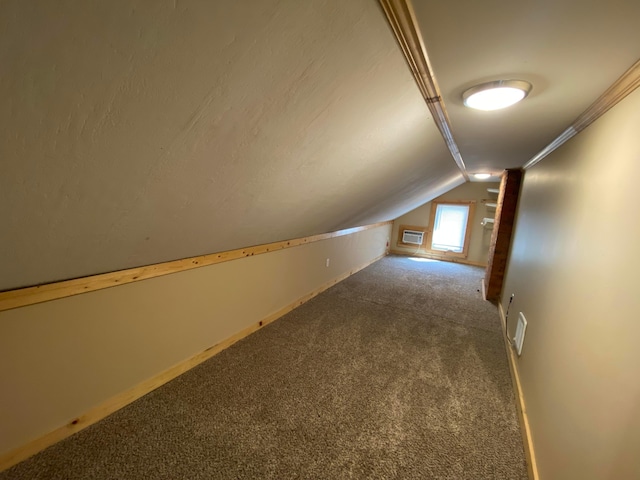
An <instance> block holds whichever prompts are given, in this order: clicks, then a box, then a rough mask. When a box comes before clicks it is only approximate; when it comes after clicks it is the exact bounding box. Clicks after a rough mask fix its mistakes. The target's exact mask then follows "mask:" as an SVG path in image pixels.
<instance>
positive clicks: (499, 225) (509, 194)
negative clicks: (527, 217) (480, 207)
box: [484, 170, 522, 302]
mask: <svg viewBox="0 0 640 480" xmlns="http://www.w3.org/2000/svg"><path fill="white" fill-rule="evenodd" d="M521 180H522V170H505V171H504V174H503V175H502V181H501V182H500V193H499V194H498V204H497V206H496V216H495V222H494V224H493V233H492V235H491V245H490V246H489V259H488V261H487V271H486V273H485V277H484V285H485V288H486V291H485V295H486V298H487V300H489V301H492V302H496V301H498V300H499V299H500V294H501V293H502V282H503V279H504V271H505V268H506V266H507V257H508V256H509V248H510V246H511V234H512V233H513V225H514V222H515V217H516V207H517V205H518V195H519V193H520V182H521Z"/></svg>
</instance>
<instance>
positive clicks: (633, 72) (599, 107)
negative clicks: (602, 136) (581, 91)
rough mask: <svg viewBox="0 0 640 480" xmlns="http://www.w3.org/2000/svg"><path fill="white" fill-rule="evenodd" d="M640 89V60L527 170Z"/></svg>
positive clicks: (538, 156) (546, 148) (543, 150)
mask: <svg viewBox="0 0 640 480" xmlns="http://www.w3.org/2000/svg"><path fill="white" fill-rule="evenodd" d="M638 87H640V60H638V61H637V62H636V63H634V64H633V65H632V66H631V68H629V70H627V71H626V72H625V73H624V74H623V75H622V76H621V77H620V78H618V80H616V81H615V82H614V83H613V85H611V86H610V87H609V88H608V89H607V90H606V91H605V92H604V93H603V94H602V95H600V97H598V99H597V100H596V101H595V102H593V103H592V104H591V105H590V106H589V108H587V109H586V110H585V111H584V112H582V113H581V114H580V116H579V117H578V118H576V119H575V120H574V121H573V123H572V124H571V125H570V126H569V127H568V128H567V129H566V130H565V131H564V132H562V133H561V134H560V135H558V137H556V138H555V139H554V140H553V141H552V142H551V143H550V144H549V145H547V146H546V147H544V148H543V149H542V150H540V152H538V153H537V154H536V155H535V156H534V157H533V158H532V159H531V160H529V161H528V162H527V163H525V164H524V166H523V167H522V168H524V169H525V170H526V169H528V168H531V167H533V166H534V165H535V164H536V163H538V162H539V161H540V160H542V159H543V158H545V157H546V156H547V155H549V154H550V153H551V152H553V151H554V150H556V149H557V148H559V147H560V146H562V145H563V144H564V143H566V142H567V141H568V140H569V139H570V138H572V137H574V136H575V135H577V134H578V133H580V132H581V131H582V130H584V129H585V128H587V127H588V126H589V125H591V124H592V123H593V122H595V121H596V120H597V119H598V118H600V117H601V116H602V115H604V114H605V113H606V112H607V111H608V110H609V109H610V108H611V107H613V106H614V105H615V104H617V103H618V102H619V101H620V100H622V99H623V98H625V97H626V96H627V95H629V94H630V93H631V92H633V91H634V90H635V89H636V88H638Z"/></svg>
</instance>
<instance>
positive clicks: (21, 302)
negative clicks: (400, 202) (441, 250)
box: [0, 221, 393, 312]
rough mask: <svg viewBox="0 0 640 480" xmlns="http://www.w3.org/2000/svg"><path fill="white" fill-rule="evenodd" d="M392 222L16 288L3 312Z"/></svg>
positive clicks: (1, 305)
mask: <svg viewBox="0 0 640 480" xmlns="http://www.w3.org/2000/svg"><path fill="white" fill-rule="evenodd" d="M392 223H393V221H386V222H379V223H373V224H371V225H364V226H360V227H353V228H347V229H343V230H338V231H335V232H329V233H320V234H317V235H311V236H308V237H300V238H294V239H291V240H282V241H279V242H273V243H265V244H262V245H256V246H253V247H246V248H239V249H236V250H226V251H223V252H216V253H210V254H206V255H199V256H196V257H189V258H183V259H180V260H171V261H168V262H162V263H156V264H152V265H145V266H142V267H134V268H128V269H125V270H117V271H115V272H108V273H100V274H97V275H89V276H86V277H80V278H74V279H70V280H62V281H60V282H52V283H46V284H42V285H36V286H32V287H23V288H17V289H14V290H6V291H4V292H0V312H2V311H5V310H11V309H14V308H19V307H26V306H27V305H33V304H36V303H42V302H48V301H50V300H56V299H58V298H65V297H70V296H73V295H80V294H82V293H88V292H94V291H96V290H102V289H103V288H110V287H116V286H118V285H124V284H126V283H132V282H138V281H141V280H146V279H149V278H154V277H159V276H162V275H169V274H171V273H177V272H183V271H185V270H191V269H194V268H200V267H206V266H208V265H215V264H216V263H222V262H228V261H230V260H236V259H239V258H244V257H252V256H255V255H261V254H263V253H269V252H273V251H277V250H284V249H286V248H292V247H297V246H300V245H306V244H308V243H313V242H318V241H321V240H328V239H330V238H335V237H341V236H344V235H351V234H353V233H358V232H362V231H364V230H369V229H372V228H377V227H381V226H383V225H390V224H392Z"/></svg>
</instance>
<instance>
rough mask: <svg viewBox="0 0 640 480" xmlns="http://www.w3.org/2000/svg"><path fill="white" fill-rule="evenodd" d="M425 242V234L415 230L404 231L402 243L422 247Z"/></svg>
mask: <svg viewBox="0 0 640 480" xmlns="http://www.w3.org/2000/svg"><path fill="white" fill-rule="evenodd" d="M423 240H424V232H417V231H415V230H403V231H402V243H412V244H414V245H422V241H423Z"/></svg>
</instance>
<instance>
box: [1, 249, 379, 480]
mask: <svg viewBox="0 0 640 480" xmlns="http://www.w3.org/2000/svg"><path fill="white" fill-rule="evenodd" d="M385 256H386V253H385V254H383V255H380V256H378V257H376V258H374V259H373V260H371V261H369V262H367V263H365V264H364V265H362V266H360V267H357V268H355V269H353V270H350V271H349V272H346V273H343V274H342V275H340V276H338V277H336V278H334V279H333V280H330V281H329V282H327V283H325V284H323V285H321V286H320V287H318V288H317V289H315V290H313V291H312V292H309V293H307V294H306V295H304V296H302V297H300V298H298V299H297V300H295V301H294V302H292V303H290V304H288V305H286V306H285V307H283V308H281V309H280V310H278V311H276V312H274V313H272V314H271V315H269V316H268V317H266V318H263V319H262V320H260V321H258V322H255V323H253V324H252V325H250V326H248V327H246V328H244V329H243V330H241V331H239V332H238V333H236V334H235V335H232V336H231V337H229V338H227V339H225V340H223V341H222V342H220V343H217V344H216V345H213V346H211V347H209V348H207V349H206V350H204V351H203V352H200V353H198V354H196V355H194V356H193V357H191V358H188V359H187V360H184V361H183V362H180V363H178V364H177V365H174V366H173V367H170V368H168V369H167V370H165V371H163V372H161V373H159V374H158V375H156V376H154V377H152V378H150V379H148V380H145V381H144V382H142V383H140V384H138V385H136V386H134V387H133V388H130V389H129V390H126V391H124V392H122V393H119V394H118V395H116V396H114V397H112V398H110V399H108V400H106V401H105V402H103V403H102V404H100V405H98V406H96V407H94V408H92V409H91V410H89V411H88V412H85V413H84V414H82V415H80V416H78V417H76V418H74V419H72V420H71V421H70V422H69V423H67V424H66V425H63V426H62V427H59V428H57V429H55V430H53V431H52V432H49V433H47V434H45V435H43V436H42V437H40V438H37V439H35V440H33V441H31V442H29V443H27V444H26V445H23V446H22V447H18V448H16V449H14V450H12V451H10V452H8V453H5V454H3V455H0V472H1V471H3V470H6V469H8V468H10V467H12V466H13V465H15V464H17V463H19V462H21V461H23V460H26V459H27V458H29V457H31V456H32V455H35V454H36V453H38V452H40V451H42V450H44V449H45V448H47V447H49V446H51V445H53V444H55V443H57V442H59V441H60V440H63V439H65V438H67V437H69V436H71V435H73V434H74V433H76V432H79V431H80V430H82V429H84V428H86V427H88V426H90V425H93V424H94V423H96V422H99V421H100V420H102V419H103V418H105V417H107V416H109V415H111V414H112V413H114V412H116V411H117V410H120V409H121V408H123V407H125V406H126V405H128V404H130V403H132V402H133V401H135V400H137V399H138V398H140V397H142V396H144V395H146V394H147V393H149V392H151V391H153V390H155V389H156V388H158V387H160V386H162V385H164V384H165V383H167V382H169V381H170V380H173V379H174V378H176V377H178V376H179V375H182V374H183V373H185V372H186V371H188V370H190V369H192V368H193V367H195V366H196V365H198V364H200V363H202V362H204V361H205V360H208V359H209V358H211V357H213V356H214V355H216V354H217V353H219V352H221V351H222V350H224V349H226V348H228V347H230V346H231V345H233V344H234V343H236V342H237V341H239V340H242V339H243V338H245V337H247V336H248V335H251V334H252V333H253V332H255V331H257V330H259V329H260V328H262V327H264V326H265V325H268V324H270V323H272V322H273V321H275V320H277V319H278V318H280V317H282V316H283V315H285V314H287V313H289V312H290V311H292V310H293V309H295V308H297V307H299V306H300V305H302V304H304V303H306V302H308V301H309V300H311V299H312V298H314V297H315V296H317V295H318V294H320V293H322V292H324V291H325V290H327V289H328V288H330V287H332V286H333V285H335V284H336V283H338V282H341V281H342V280H344V279H346V278H348V277H350V276H351V275H353V274H354V273H357V272H359V271H360V270H362V269H364V268H366V267H368V266H369V265H371V264H373V263H375V262H377V261H378V260H380V259H381V258H383V257H385Z"/></svg>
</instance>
